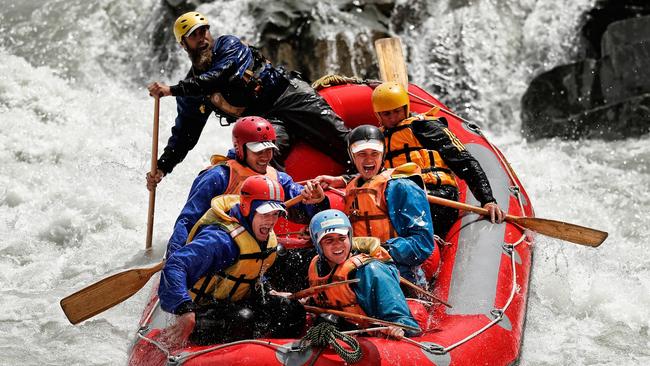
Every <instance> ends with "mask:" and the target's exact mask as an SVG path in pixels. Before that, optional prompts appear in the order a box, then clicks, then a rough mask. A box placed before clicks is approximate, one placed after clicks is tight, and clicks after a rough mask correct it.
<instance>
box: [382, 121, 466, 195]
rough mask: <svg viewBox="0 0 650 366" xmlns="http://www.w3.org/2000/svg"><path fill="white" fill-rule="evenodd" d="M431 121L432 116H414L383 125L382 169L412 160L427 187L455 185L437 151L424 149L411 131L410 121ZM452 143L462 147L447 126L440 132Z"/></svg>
mask: <svg viewBox="0 0 650 366" xmlns="http://www.w3.org/2000/svg"><path fill="white" fill-rule="evenodd" d="M422 119H424V120H435V118H434V117H429V116H425V115H417V116H414V117H410V118H407V119H405V120H403V121H402V122H400V123H398V124H397V126H395V127H392V128H388V129H386V128H383V127H382V131H383V132H384V136H385V142H386V160H385V162H384V165H385V166H386V168H394V167H397V166H400V165H402V164H405V163H409V162H414V163H416V164H417V165H418V166H419V167H420V168H421V169H422V179H423V180H424V183H425V184H426V185H427V186H435V187H439V186H442V185H449V186H453V187H457V186H458V185H457V183H456V179H455V175H454V173H453V172H452V171H451V169H449V167H448V166H447V164H446V163H445V161H444V160H443V159H442V157H441V156H440V153H439V152H437V151H435V150H427V149H426V148H424V147H423V146H422V144H420V142H419V141H418V139H417V138H416V137H415V135H413V131H411V123H412V122H413V121H416V120H422ZM444 132H445V133H446V134H447V135H448V136H449V138H450V139H451V140H452V142H453V143H454V145H455V146H456V147H458V148H459V149H462V150H464V149H465V147H464V146H463V144H462V143H461V142H460V140H458V138H457V137H456V136H455V135H454V134H453V133H452V132H451V131H449V130H448V129H446V128H445V131H444Z"/></svg>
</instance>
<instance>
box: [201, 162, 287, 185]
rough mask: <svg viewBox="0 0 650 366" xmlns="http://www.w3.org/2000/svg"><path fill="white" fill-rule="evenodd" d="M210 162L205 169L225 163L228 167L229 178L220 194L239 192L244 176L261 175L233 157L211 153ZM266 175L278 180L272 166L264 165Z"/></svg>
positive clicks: (276, 172)
mask: <svg viewBox="0 0 650 366" xmlns="http://www.w3.org/2000/svg"><path fill="white" fill-rule="evenodd" d="M210 163H211V164H212V165H211V166H209V167H208V168H206V170H207V169H212V168H214V167H216V166H218V165H225V166H227V167H228V168H229V169H230V178H229V179H228V186H227V187H226V190H225V191H224V192H223V193H222V194H239V190H240V189H241V186H242V184H244V181H245V180H246V178H248V177H251V176H254V175H261V174H260V173H258V172H256V171H254V170H253V169H251V168H249V167H247V166H244V165H242V164H241V163H240V162H238V161H237V160H234V159H229V158H227V157H225V156H223V155H212V156H211V157H210ZM264 175H265V176H266V177H268V178H270V179H272V180H274V181H276V182H277V181H278V171H277V170H275V168H273V167H272V166H267V167H266V174H264Z"/></svg>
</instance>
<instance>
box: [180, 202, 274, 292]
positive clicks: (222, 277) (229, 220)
mask: <svg viewBox="0 0 650 366" xmlns="http://www.w3.org/2000/svg"><path fill="white" fill-rule="evenodd" d="M238 203H239V196H238V195H223V196H218V197H215V198H213V199H212V202H211V208H210V210H208V211H207V212H206V213H205V214H204V215H203V217H201V219H199V221H198V222H197V223H196V224H195V225H194V227H193V228H192V231H191V232H190V234H189V236H188V238H187V242H188V243H189V242H190V241H191V240H192V239H193V238H194V235H195V234H196V231H197V229H198V228H199V227H200V226H203V225H212V224H216V225H219V226H220V227H222V228H223V229H224V230H225V231H227V232H228V234H230V237H231V238H233V240H234V241H235V244H237V246H238V247H239V257H237V261H236V262H235V263H233V264H232V265H231V266H230V267H228V268H226V269H225V270H223V271H221V272H219V273H215V274H213V276H210V279H209V282H208V283H207V284H205V280H206V277H203V278H200V279H199V280H198V281H197V282H196V283H195V284H194V286H192V289H191V290H190V296H191V297H192V299H194V298H195V297H196V295H197V294H211V295H212V297H214V298H215V299H217V300H224V299H227V300H230V301H238V300H242V299H244V298H246V297H247V296H248V294H249V292H250V289H251V286H254V285H255V284H256V283H257V281H258V280H259V278H260V277H261V276H262V274H264V272H265V271H266V270H267V269H269V268H270V267H271V265H273V262H275V257H276V247H277V245H278V241H277V238H276V236H275V233H274V232H273V231H271V233H270V234H269V239H268V241H267V245H266V250H264V251H262V250H261V249H260V246H259V243H258V242H257V240H255V238H254V237H253V236H252V235H251V234H250V233H249V232H248V231H247V230H246V229H245V228H244V227H243V226H242V225H240V224H239V222H238V221H237V220H236V219H235V218H233V217H231V216H228V214H227V213H226V212H228V211H230V209H231V208H232V207H233V206H235V205H236V204H238ZM199 303H201V301H199Z"/></svg>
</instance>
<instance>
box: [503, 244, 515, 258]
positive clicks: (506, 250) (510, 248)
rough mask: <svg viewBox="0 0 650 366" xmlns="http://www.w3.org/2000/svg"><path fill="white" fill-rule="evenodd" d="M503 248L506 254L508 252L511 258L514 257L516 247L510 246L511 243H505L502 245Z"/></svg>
mask: <svg viewBox="0 0 650 366" xmlns="http://www.w3.org/2000/svg"><path fill="white" fill-rule="evenodd" d="M501 248H502V249H503V251H504V252H506V253H507V254H508V255H510V256H511V255H512V252H513V251H514V247H513V246H512V244H509V243H503V244H502V245H501Z"/></svg>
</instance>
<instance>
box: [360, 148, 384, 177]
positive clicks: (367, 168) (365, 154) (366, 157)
mask: <svg viewBox="0 0 650 366" xmlns="http://www.w3.org/2000/svg"><path fill="white" fill-rule="evenodd" d="M354 165H355V166H356V168H357V171H358V172H359V174H361V176H362V177H363V178H364V179H370V178H372V177H374V176H375V175H377V173H379V171H380V170H381V167H382V165H383V153H382V152H381V151H377V150H373V149H364V150H361V151H359V152H357V153H355V154H354Z"/></svg>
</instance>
